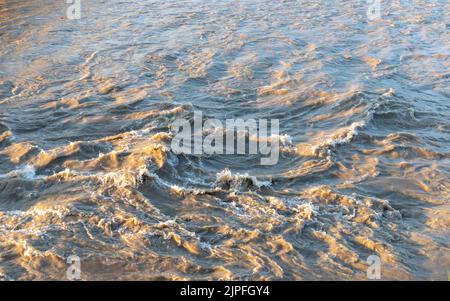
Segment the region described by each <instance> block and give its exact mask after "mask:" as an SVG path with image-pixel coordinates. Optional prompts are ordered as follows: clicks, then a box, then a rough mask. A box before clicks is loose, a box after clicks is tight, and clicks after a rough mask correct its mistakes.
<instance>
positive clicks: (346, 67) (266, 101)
mask: <svg viewBox="0 0 450 301" xmlns="http://www.w3.org/2000/svg"><path fill="white" fill-rule="evenodd" d="M65 2H66V1H63V0H58V1H53V0H52V1H42V0H40V1H38V0H36V1H29V0H27V1H22V0H21V1H18V0H14V1H8V0H2V1H0V17H1V18H0V41H1V43H0V279H4V280H44V279H45V280H47V279H62V280H63V279H66V270H67V267H68V263H67V258H68V257H69V256H71V255H76V256H79V258H80V260H81V277H82V279H86V280H100V279H103V280H109V279H118V280H131V279H143V280H185V279H186V280H187V279H192V280H210V279H221V280H322V279H332V280H334V279H340V280H349V279H352V280H365V279H367V273H366V271H367V269H368V267H369V263H368V262H367V258H368V257H369V256H370V255H377V256H379V257H380V259H381V278H382V279H406V280H416V279H433V280H434V279H440V280H446V279H447V277H448V272H449V271H450V256H449V242H450V204H449V198H450V195H449V192H450V181H449V178H450V177H449V176H450V121H449V120H450V114H449V112H450V102H449V100H450V98H449V97H450V89H449V86H450V79H449V77H450V73H449V72H450V71H449V70H450V69H449V67H450V59H449V55H450V43H449V40H450V35H449V23H450V22H449V21H450V15H449V12H450V4H449V2H448V1H446V0H441V1H437V0H436V1H428V0H427V1H425V0H411V1H400V0H399V1H382V5H381V18H380V19H377V20H373V21H371V20H370V19H369V18H368V15H367V3H366V1H331V0H330V1H325V0H323V1H306V0H301V1H289V0H286V1H269V0H264V1H256V0H253V1H251V0H245V1H244V0H243V1H173V0H172V1H113V0H108V1H94V0H82V1H81V9H82V10H81V18H80V19H79V20H69V19H68V18H67V17H66V10H67V8H68V4H66V3H65ZM387 2H389V3H387ZM194 111H201V112H202V113H203V117H204V118H217V119H219V120H226V119H228V118H235V119H236V118H242V119H259V118H263V119H269V120H270V119H279V121H280V137H281V150H280V159H279V161H278V163H277V164H275V165H268V166H263V165H261V164H260V160H259V159H260V156H259V155H187V154H175V153H174V152H173V151H172V150H171V141H172V139H173V137H174V135H175V134H176V133H174V131H173V128H172V126H171V124H172V123H173V121H174V120H176V119H177V118H186V119H187V118H192V115H193V112H194Z"/></svg>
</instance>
